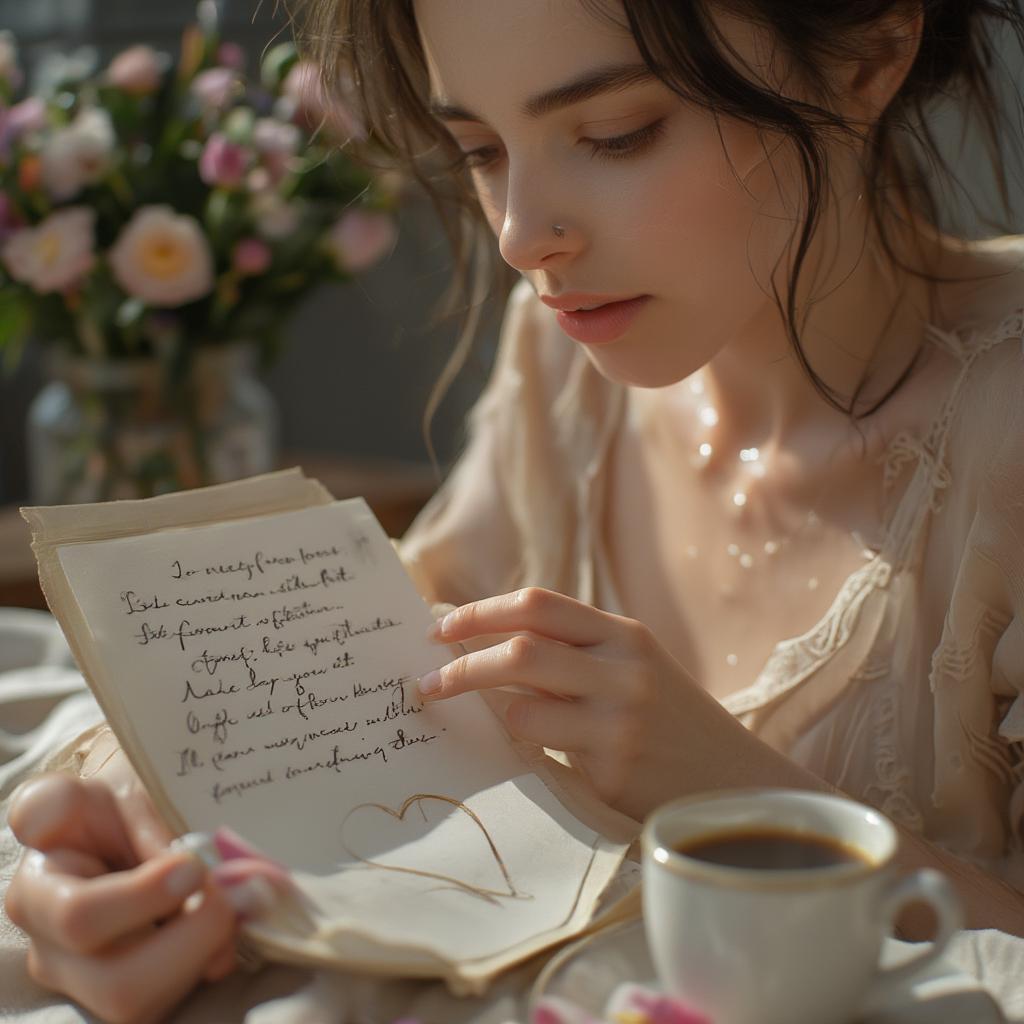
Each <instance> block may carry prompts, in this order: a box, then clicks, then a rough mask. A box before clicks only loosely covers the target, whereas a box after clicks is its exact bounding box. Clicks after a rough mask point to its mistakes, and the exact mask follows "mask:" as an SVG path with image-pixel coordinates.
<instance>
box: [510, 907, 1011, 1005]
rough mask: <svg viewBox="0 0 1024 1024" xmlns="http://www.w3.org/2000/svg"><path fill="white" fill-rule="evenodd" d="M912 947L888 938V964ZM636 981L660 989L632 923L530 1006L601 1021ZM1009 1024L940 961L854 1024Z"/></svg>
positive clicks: (973, 985)
mask: <svg viewBox="0 0 1024 1024" xmlns="http://www.w3.org/2000/svg"><path fill="white" fill-rule="evenodd" d="M912 949H913V947H912V946H910V945H908V944H907V943H903V942H898V941H897V940H895V939H887V940H886V942H885V945H884V947H883V949H882V963H883V964H884V965H892V964H898V963H900V962H901V961H903V960H905V959H907V956H908V950H912ZM623 982H636V983H638V984H640V985H644V986H645V987H648V988H652V989H657V988H658V983H657V981H655V980H654V967H653V965H652V963H651V957H650V954H649V952H648V949H647V940H646V938H645V936H644V929H643V923H642V922H641V921H631V922H629V923H627V924H623V925H618V926H616V927H614V928H609V929H607V930H605V931H601V932H598V933H597V934H595V935H591V936H587V937H586V938H584V939H581V940H580V941H579V942H576V943H573V945H571V946H568V947H566V948H565V949H564V950H562V952H561V953H559V954H558V955H557V956H556V957H554V958H553V959H552V960H551V961H550V962H549V963H548V965H547V966H546V967H545V969H544V971H543V972H542V973H541V975H540V977H539V978H538V979H537V982H536V984H535V985H534V987H533V990H532V991H531V993H530V1005H531V1007H532V1006H534V1005H535V1004H536V1002H537V1001H538V1000H539V999H540V998H542V997H544V996H555V997H558V998H561V999H565V1000H567V1001H569V1002H571V1003H574V1004H576V1005H577V1006H578V1007H579V1008H580V1009H581V1010H583V1011H585V1012H586V1013H588V1014H590V1015H591V1016H593V1017H596V1018H597V1019H598V1020H601V1019H602V1013H603V1012H604V1010H605V1007H606V1006H607V1005H608V1002H609V999H610V998H611V996H612V993H613V992H614V991H615V989H616V988H618V987H619V985H621V984H622V983H623ZM966 1021H970V1022H971V1024H1006V1018H1005V1017H1004V1016H1003V1014H1002V1011H1001V1010H1000V1009H999V1007H998V1006H997V1005H996V1002H995V1000H994V999H993V998H992V996H991V995H990V994H989V993H988V992H987V991H986V990H985V989H984V988H983V987H982V986H981V984H980V983H979V982H978V981H977V980H976V979H974V978H972V977H971V976H970V975H968V974H965V973H964V972H963V971H961V970H959V969H958V968H957V967H955V966H953V965H952V964H949V963H945V962H943V961H942V960H939V962H938V963H935V964H932V965H930V966H929V967H926V968H923V969H922V970H921V971H920V972H919V973H918V974H916V975H914V976H913V977H912V978H910V979H908V980H907V982H906V984H905V985H904V986H903V987H902V988H901V989H900V991H899V992H898V993H897V994H895V995H892V996H891V997H890V998H889V999H887V1000H886V1001H885V1004H884V1005H881V1006H876V1007H875V1008H874V1009H872V1010H871V1011H870V1012H869V1013H868V1014H866V1015H862V1016H860V1017H859V1018H857V1019H856V1020H854V1021H851V1022H850V1024H965V1022H966Z"/></svg>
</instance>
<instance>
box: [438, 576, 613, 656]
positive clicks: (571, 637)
mask: <svg viewBox="0 0 1024 1024" xmlns="http://www.w3.org/2000/svg"><path fill="white" fill-rule="evenodd" d="M629 624H630V620H628V619H623V618H621V617H620V616H618V615H611V614H609V613H608V612H603V611H600V610H598V609H597V608H593V607H591V606H590V605H587V604H583V602H581V601H577V600H575V599H574V598H571V597H566V596H565V595H564V594H556V593H555V592H554V591H552V590H543V589H541V588H540V587H527V588H525V589H524V590H517V591H515V592H513V593H511V594H503V595H501V596H500V597H491V598H487V599H486V600H484V601H474V602H473V603H472V604H466V605H463V606H462V607H461V608H456V609H455V610H454V611H452V612H449V613H448V614H447V615H446V616H445V617H444V618H443V619H441V620H439V621H438V622H435V623H434V626H433V627H432V629H431V632H430V636H431V637H432V638H433V639H434V640H436V641H438V642H439V643H446V644H451V643H462V642H464V641H465V640H467V639H469V638H470V637H473V636H479V635H480V634H487V633H534V634H536V635H537V636H542V637H548V638H549V639H551V640H557V641H559V642H561V643H564V644H571V645H573V646H574V647H589V646H592V645H595V644H599V643H602V642H604V641H606V640H607V639H608V636H609V634H610V633H615V632H618V631H620V630H622V629H623V627H624V626H626V627H628V625H629Z"/></svg>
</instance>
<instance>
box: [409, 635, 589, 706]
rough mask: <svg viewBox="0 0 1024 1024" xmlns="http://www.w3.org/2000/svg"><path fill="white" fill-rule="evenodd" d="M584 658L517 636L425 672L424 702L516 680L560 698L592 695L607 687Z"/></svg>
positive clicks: (552, 643)
mask: <svg viewBox="0 0 1024 1024" xmlns="http://www.w3.org/2000/svg"><path fill="white" fill-rule="evenodd" d="M585 656H586V655H585V654H583V653H582V652H580V651H579V650H577V649H574V648H571V647H568V646H566V645H565V644H561V643H556V642H555V641H553V640H547V639H544V638H542V637H535V636H524V635H521V634H520V635H518V636H513V637H512V638H511V639H509V640H506V641H505V642H504V643H500V644H498V645H496V646H495V647H488V648H486V649H485V650H482V651H477V652H475V653H472V654H466V655H463V657H461V658H456V659H455V660H454V661H452V662H449V663H448V664H447V665H445V666H443V667H442V668H440V669H438V670H436V671H434V672H430V673H428V674H427V675H425V676H423V677H422V678H421V679H420V681H419V684H418V686H419V692H420V696H421V697H423V698H424V699H425V700H442V699H445V698H448V697H457V696H458V695H459V694H461V693H467V692H468V691H470V690H487V689H492V688H494V687H497V686H510V685H514V684H519V685H525V686H529V687H532V688H534V689H537V690H543V691H544V692H546V693H549V694H555V695H557V696H559V697H582V696H585V695H589V696H596V695H599V694H601V693H602V692H604V690H605V689H606V686H605V685H604V683H603V679H602V675H601V672H600V671H599V667H598V664H597V662H596V661H594V662H593V671H586V666H581V664H580V659H581V657H585ZM581 668H582V669H583V670H581Z"/></svg>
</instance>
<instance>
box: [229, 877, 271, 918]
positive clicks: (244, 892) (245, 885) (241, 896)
mask: <svg viewBox="0 0 1024 1024" xmlns="http://www.w3.org/2000/svg"><path fill="white" fill-rule="evenodd" d="M221 889H222V891H223V893H224V895H225V897H227V901H228V903H230V904H231V906H232V907H233V908H234V911H235V913H236V914H238V915H239V917H260V916H261V915H262V914H265V913H266V912H267V911H268V910H270V909H271V908H272V907H273V906H274V904H275V903H276V902H277V892H276V890H275V889H274V887H273V886H272V885H271V884H270V882H268V881H267V880H266V879H265V878H259V877H257V876H253V877H251V878H247V879H246V880H245V881H244V882H238V883H236V884H235V885H230V886H227V885H222V886H221Z"/></svg>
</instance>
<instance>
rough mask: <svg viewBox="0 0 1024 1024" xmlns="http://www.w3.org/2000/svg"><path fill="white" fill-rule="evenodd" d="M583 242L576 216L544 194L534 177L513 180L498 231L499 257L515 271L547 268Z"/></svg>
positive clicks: (569, 256)
mask: <svg viewBox="0 0 1024 1024" xmlns="http://www.w3.org/2000/svg"><path fill="white" fill-rule="evenodd" d="M584 244H585V239H584V236H583V232H582V230H581V229H580V227H579V224H578V220H577V219H576V218H574V217H573V216H572V215H571V213H570V212H569V211H568V210H567V204H565V203H558V202H557V201H555V200H553V199H552V197H551V196H550V194H546V193H545V192H544V189H543V185H539V184H538V181H537V178H536V177H534V178H533V180H532V182H531V181H520V182H519V183H515V182H513V180H512V179H511V176H510V180H509V185H508V191H507V193H506V197H505V216H504V219H503V220H502V224H501V230H500V231H499V232H498V249H499V250H500V252H501V256H502V259H504V260H505V262H506V263H507V264H508V265H509V266H510V267H513V268H515V269H516V270H519V271H527V270H544V269H551V268H553V267H556V266H558V265H560V264H562V263H566V262H569V261H571V260H572V259H573V258H574V257H575V256H577V255H578V254H579V252H580V251H581V250H582V248H583V245H584Z"/></svg>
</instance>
